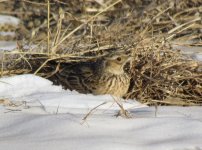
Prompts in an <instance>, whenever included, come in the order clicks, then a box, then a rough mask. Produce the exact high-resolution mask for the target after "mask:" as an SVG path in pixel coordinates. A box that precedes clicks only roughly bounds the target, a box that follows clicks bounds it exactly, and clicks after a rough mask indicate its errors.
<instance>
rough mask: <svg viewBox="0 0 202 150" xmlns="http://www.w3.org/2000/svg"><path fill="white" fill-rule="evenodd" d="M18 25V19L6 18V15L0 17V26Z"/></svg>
mask: <svg viewBox="0 0 202 150" xmlns="http://www.w3.org/2000/svg"><path fill="white" fill-rule="evenodd" d="M19 23H20V19H18V18H16V17H13V16H7V15H0V25H1V24H10V25H13V26H18V25H19Z"/></svg>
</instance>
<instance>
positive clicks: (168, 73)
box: [1, 0, 202, 105]
mask: <svg viewBox="0 0 202 150" xmlns="http://www.w3.org/2000/svg"><path fill="white" fill-rule="evenodd" d="M12 3H14V4H15V5H14V10H18V11H19V9H20V11H21V12H24V11H28V12H29V13H28V15H27V16H26V17H22V16H20V13H19V12H18V11H14V12H13V13H15V15H16V16H18V17H19V18H21V19H22V20H23V21H24V26H25V28H27V30H30V29H32V32H31V34H30V35H28V36H25V37H27V39H29V41H31V43H32V44H33V43H34V44H37V46H35V47H34V48H29V49H23V46H21V45H23V43H21V42H19V48H18V50H17V51H16V52H5V53H4V57H3V58H4V59H3V61H2V70H1V74H2V75H8V74H20V73H35V74H37V75H40V76H43V77H45V78H48V79H50V80H52V81H54V82H55V83H59V81H58V79H57V78H55V75H56V74H57V72H58V71H59V70H60V69H62V66H64V65H69V64H71V63H79V62H81V61H92V60H95V59H97V58H99V57H103V56H104V55H105V54H106V53H110V52H112V51H113V52H114V51H119V50H125V51H127V52H128V53H130V55H132V56H133V62H132V66H131V67H130V69H129V72H130V74H131V77H132V80H131V86H130V89H129V92H128V94H127V95H126V98H136V99H138V100H139V101H141V102H144V103H149V104H154V103H157V104H159V105H162V104H166V105H167V104H169V105H170V104H173V105H201V104H202V72H201V69H200V67H201V64H200V63H199V62H196V61H194V60H188V59H187V58H185V57H184V56H183V55H182V53H181V52H180V51H174V50H173V45H174V44H176V45H186V46H202V45H201V44H202V43H201V38H202V31H201V27H202V22H201V16H202V7H201V5H202V2H201V1H200V0H184V1H175V0H169V1H165V0H143V1H139V0H125V1H121V0H116V1H115V0H111V1H91V0H89V1H86V2H80V1H79V0H75V1H71V2H69V3H65V2H62V1H52V0H51V1H50V2H49V3H46V2H45V1H44V2H41V1H36V2H34V3H33V2H32V1H28V0H26V1H24V0H23V1H21V2H20V3H18V4H16V3H15V2H12ZM28 4H29V5H28ZM39 5H40V6H41V9H39V7H38V6H39ZM16 6H18V7H16ZM32 6H33V7H32ZM46 10H48V11H46ZM33 18H34V19H33ZM37 19H39V20H40V21H37ZM34 20H35V21H34ZM33 21H34V22H33ZM30 22H31V23H30ZM37 22H38V24H37ZM39 22H40V23H39ZM31 25H32V26H31ZM23 33H24V32H23ZM40 34H43V36H38V35H40ZM11 58H12V60H13V61H12V62H10V59H11ZM61 64H62V65H61Z"/></svg>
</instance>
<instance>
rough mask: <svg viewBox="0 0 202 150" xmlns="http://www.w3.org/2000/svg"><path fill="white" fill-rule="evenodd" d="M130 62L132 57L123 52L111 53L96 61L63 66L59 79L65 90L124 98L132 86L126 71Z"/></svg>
mask: <svg viewBox="0 0 202 150" xmlns="http://www.w3.org/2000/svg"><path fill="white" fill-rule="evenodd" d="M130 61H131V57H130V56H129V55H127V54H125V53H123V52H115V53H110V54H108V55H106V56H104V57H101V58H99V59H97V60H95V61H90V62H79V63H75V64H72V65H68V66H63V67H62V69H59V71H58V73H57V77H58V79H59V81H60V84H62V85H63V87H65V89H70V90H76V91H78V92H80V93H84V94H88V93H92V94H93V95H104V94H110V95H112V96H116V97H123V96H124V95H125V94H126V93H127V91H128V89H129V85H130V79H131V78H130V75H129V73H128V72H127V71H126V69H125V66H126V64H128V63H129V64H130Z"/></svg>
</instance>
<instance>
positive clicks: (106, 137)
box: [0, 74, 202, 150]
mask: <svg viewBox="0 0 202 150" xmlns="http://www.w3.org/2000/svg"><path fill="white" fill-rule="evenodd" d="M0 99H5V100H9V101H11V104H15V105H6V104H2V105H0V149H2V150H14V149H15V150H27V149H29V150H46V149H47V150H56V149H57V150H80V149H82V150H134V149H135V150H162V149H163V150H200V149H202V142H201V141H202V108H201V107H158V108H157V110H155V108H154V107H147V106H145V105H143V104H140V103H138V102H136V101H134V100H133V101H129V102H124V101H122V104H123V106H124V108H125V109H128V110H129V111H130V113H131V115H132V116H133V117H132V118H131V119H125V118H122V117H118V118H117V117H115V116H114V115H115V114H116V113H117V111H118V110H119V107H118V106H117V105H116V103H115V102H114V100H113V98H112V97H111V96H109V95H102V96H93V95H90V94H88V95H84V94H79V93H77V92H76V91H73V92H72V91H69V90H67V91H66V90H63V89H62V88H61V87H60V86H54V85H52V83H51V82H50V81H48V80H46V79H43V78H41V77H38V76H34V75H29V74H28V75H19V76H13V77H5V78H0ZM103 102H107V104H105V105H102V106H101V107H98V108H97V111H96V112H93V113H92V114H91V115H90V116H89V117H88V118H87V120H85V121H83V120H82V119H83V118H84V117H85V116H86V114H87V113H88V112H89V111H90V110H92V109H93V108H94V107H96V106H98V105H100V104H102V103H103Z"/></svg>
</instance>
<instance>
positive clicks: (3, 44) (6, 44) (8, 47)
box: [0, 41, 17, 54]
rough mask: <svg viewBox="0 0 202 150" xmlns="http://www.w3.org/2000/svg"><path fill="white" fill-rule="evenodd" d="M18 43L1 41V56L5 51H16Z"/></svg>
mask: <svg viewBox="0 0 202 150" xmlns="http://www.w3.org/2000/svg"><path fill="white" fill-rule="evenodd" d="M16 47H17V43H16V42H14V41H0V54H1V51H2V52H3V50H6V51H11V50H14V49H16Z"/></svg>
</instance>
